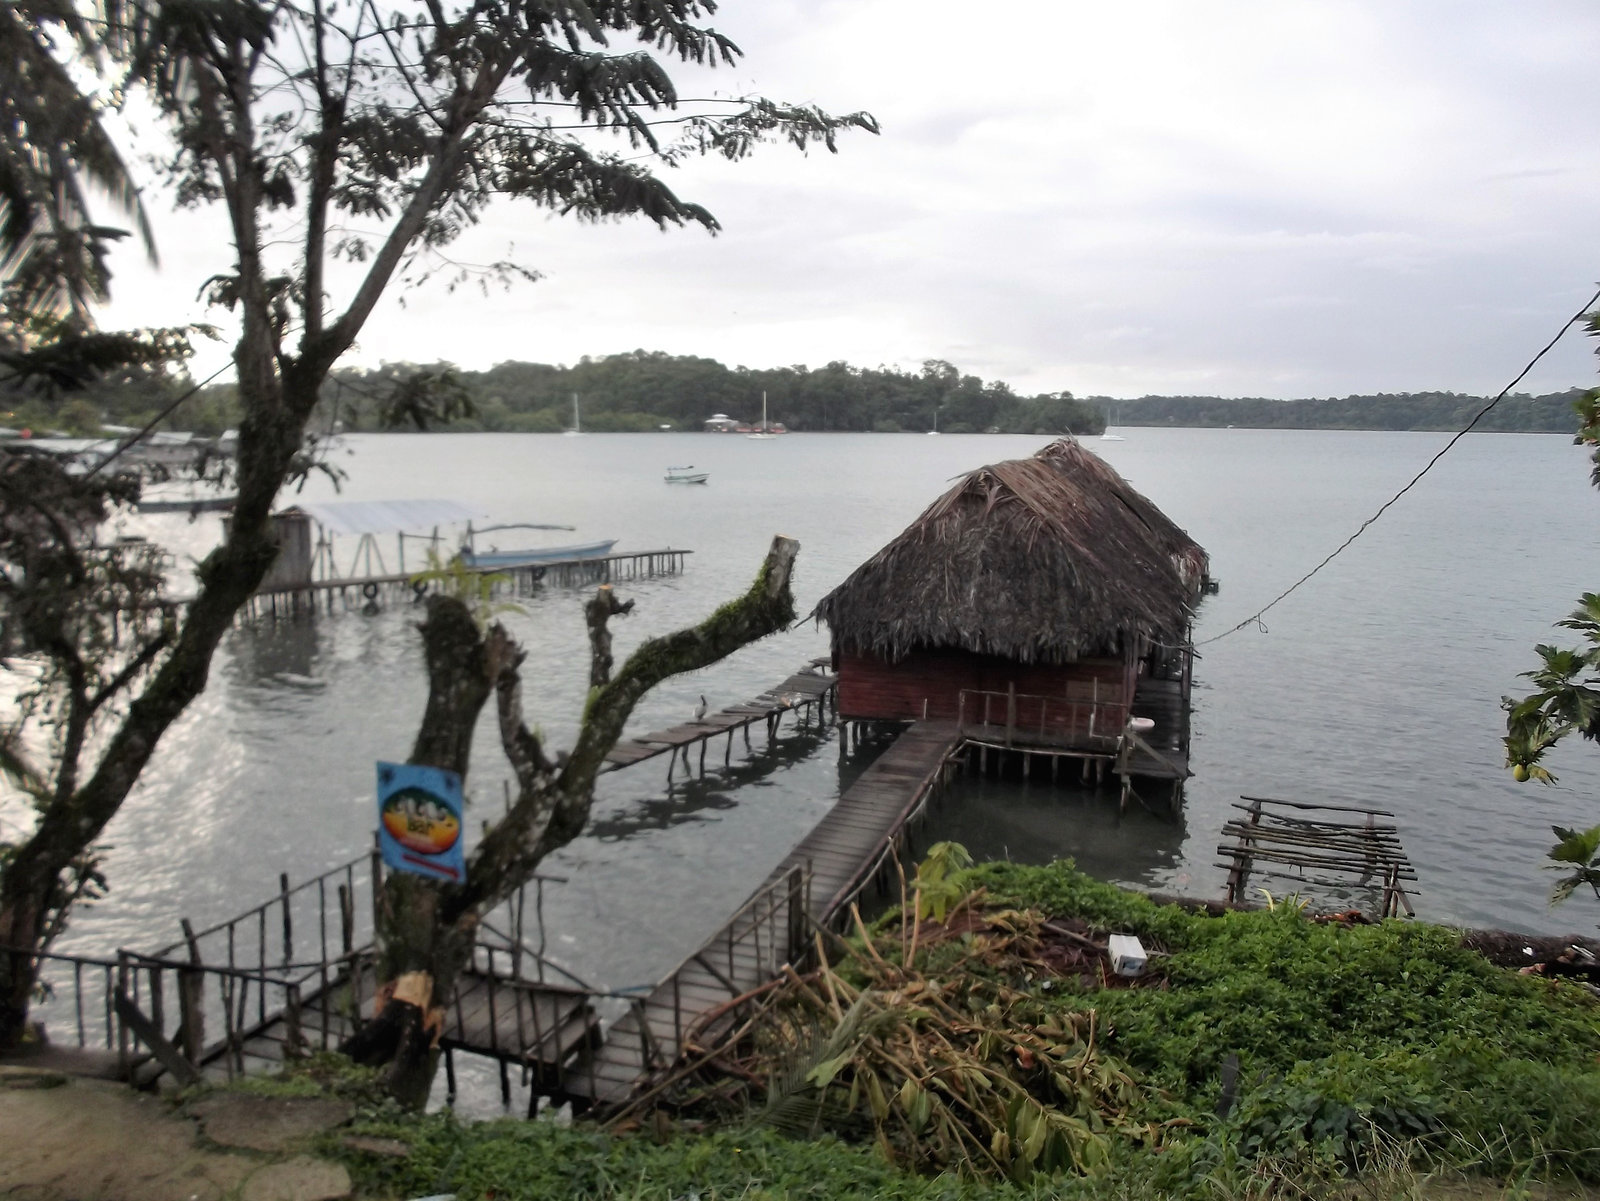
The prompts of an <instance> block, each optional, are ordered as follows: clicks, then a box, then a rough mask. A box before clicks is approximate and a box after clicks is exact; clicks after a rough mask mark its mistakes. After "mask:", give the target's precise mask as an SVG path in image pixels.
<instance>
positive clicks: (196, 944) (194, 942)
mask: <svg viewBox="0 0 1600 1201" xmlns="http://www.w3.org/2000/svg"><path fill="white" fill-rule="evenodd" d="M181 924H182V926H183V938H184V941H185V942H186V943H188V945H189V963H190V964H191V965H192V966H191V967H190V968H189V969H188V970H186V971H179V973H178V1011H179V1013H180V1015H181V1018H180V1020H181V1021H182V1022H183V1046H182V1047H180V1048H179V1050H181V1051H182V1052H183V1055H184V1058H186V1059H187V1060H188V1061H189V1062H190V1063H194V1064H198V1063H199V1062H200V1057H201V1056H202V1055H203V1054H204V1052H205V1045H206V1010H205V977H204V976H203V975H202V974H201V972H200V970H199V969H200V940H199V939H198V938H196V937H195V934H194V926H192V925H191V924H190V922H189V919H188V918H183V919H182V922H181Z"/></svg>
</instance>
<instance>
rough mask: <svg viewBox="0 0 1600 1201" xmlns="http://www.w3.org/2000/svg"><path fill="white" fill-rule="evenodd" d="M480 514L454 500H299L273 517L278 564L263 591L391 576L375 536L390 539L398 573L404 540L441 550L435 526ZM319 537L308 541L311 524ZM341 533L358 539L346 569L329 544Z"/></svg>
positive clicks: (481, 513) (461, 521)
mask: <svg viewBox="0 0 1600 1201" xmlns="http://www.w3.org/2000/svg"><path fill="white" fill-rule="evenodd" d="M482 516H484V511H483V510H482V509H477V508H474V507H473V506H471V505H467V504H462V503H461V502H460V501H458V500H440V499H438V498H432V499H422V500H317V501H303V502H301V503H299V504H296V505H291V506H290V507H289V508H287V509H283V510H281V511H280V512H277V513H274V514H273V515H272V522H273V525H274V527H275V528H276V529H277V533H278V541H279V544H280V547H281V550H280V551H279V555H278V560H277V562H276V563H274V564H273V565H272V570H271V571H270V572H269V573H268V574H267V578H266V579H265V580H264V581H262V585H261V587H262V590H263V591H269V592H270V591H279V590H284V589H292V588H300V587H305V586H306V585H309V584H310V583H311V582H312V581H313V580H316V579H324V580H329V579H341V578H344V579H349V578H353V577H358V576H360V577H367V578H370V577H374V576H383V575H387V574H388V573H389V568H388V565H387V564H385V563H384V561H383V553H382V552H381V551H380V550H379V549H378V543H377V536H378V535H379V534H393V535H394V536H395V546H396V551H397V554H398V558H399V569H400V572H401V573H404V572H405V570H406V539H407V538H412V539H421V540H422V541H424V542H427V543H428V544H429V545H430V546H432V547H433V549H434V550H436V551H438V550H440V547H441V540H440V537H439V527H440V526H445V525H461V524H465V523H470V522H471V521H472V520H473V518H475V517H482ZM312 522H315V523H316V525H317V536H316V538H315V539H314V540H313V539H312V537H311V523H312ZM340 534H348V535H351V536H352V537H355V538H357V539H359V541H358V542H357V543H356V549H355V553H354V554H353V555H352V556H351V557H350V566H349V567H347V568H344V569H342V570H341V569H340V567H339V565H338V564H337V563H336V562H335V561H334V557H333V540H334V538H335V537H337V536H338V535H340Z"/></svg>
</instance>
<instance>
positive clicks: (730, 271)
mask: <svg viewBox="0 0 1600 1201" xmlns="http://www.w3.org/2000/svg"><path fill="white" fill-rule="evenodd" d="M714 23H715V25H716V26H717V28H719V29H721V30H723V31H724V32H726V33H728V34H729V35H731V36H732V37H733V38H734V40H735V41H736V42H738V43H739V45H740V46H741V47H742V48H743V50H744V51H745V58H744V60H743V61H742V62H741V63H740V64H739V65H738V66H737V67H736V68H734V69H731V70H727V69H724V70H722V71H718V72H715V73H713V74H711V75H710V76H708V77H700V76H688V77H685V78H684V79H683V82H682V83H681V85H680V86H681V90H682V92H683V94H685V95H689V94H695V95H707V94H710V92H711V90H712V89H715V90H716V91H717V92H718V93H722V94H735V95H736V94H743V93H748V92H760V93H762V94H765V95H768V96H771V97H773V98H775V99H783V100H790V101H796V102H806V103H817V104H820V105H822V106H823V107H824V108H827V109H829V110H831V111H836V112H839V111H850V110H855V109H865V110H868V111H870V112H871V113H873V114H874V115H875V116H876V117H877V118H878V119H879V121H880V122H881V123H882V127H883V133H882V136H881V137H872V136H870V135H866V134H850V135H848V136H846V137H845V138H844V139H843V140H842V142H841V146H840V153H839V154H838V155H837V156H832V155H828V154H827V153H826V152H815V153H812V154H810V155H809V156H802V155H800V154H798V153H797V152H795V151H793V150H791V149H788V148H785V147H772V148H769V149H767V150H765V151H764V152H762V153H761V154H759V155H758V156H757V157H756V158H754V159H752V160H749V161H746V162H744V163H741V164H727V163H722V162H715V163H713V162H702V163H694V164H691V165H689V166H686V167H684V168H681V169H678V170H676V171H673V172H671V173H670V176H669V183H670V184H671V185H672V186H673V187H674V189H675V190H676V191H678V193H679V194H680V195H681V196H684V197H686V198H688V199H692V200H695V201H698V202H700V203H703V204H705V205H706V206H707V207H708V208H710V209H711V210H712V211H713V212H714V213H715V214H716V215H717V217H718V218H719V219H720V220H721V221H722V223H723V225H724V232H723V233H721V234H720V235H718V236H716V237H710V236H708V235H707V234H705V233H704V232H702V231H698V230H679V231H674V232H669V233H659V232H657V231H656V230H655V228H654V227H653V226H649V225H647V224H632V225H609V226H602V227H580V226H578V225H576V224H574V223H572V222H569V221H562V220H561V219H559V218H554V217H550V216H547V215H545V214H542V213H540V212H537V211H535V210H533V209H531V208H528V207H519V206H518V205H516V204H514V203H507V204H503V205H501V206H500V207H499V208H497V209H492V210H491V211H490V215H489V217H488V219H487V220H486V221H485V222H484V223H483V225H482V226H481V227H480V228H479V229H477V230H475V231H474V232H473V233H472V235H471V236H470V237H469V238H467V239H465V240H463V241H462V242H460V243H458V244H457V246H456V248H455V250H454V252H453V253H454V254H455V255H456V256H457V257H459V258H462V259H466V260H477V261H487V260H494V259H500V258H504V257H507V256H508V255H514V257H516V258H517V259H518V260H519V261H520V262H522V263H523V264H525V265H527V266H530V267H533V268H535V269H537V270H539V271H540V272H542V273H543V274H544V278H543V279H542V280H541V281H540V282H538V283H534V284H523V285H519V286H518V287H516V288H514V289H513V290H512V291H510V292H509V293H502V292H495V293H493V294H491V295H490V296H488V297H484V296H482V295H480V294H479V293H477V292H476V291H470V290H469V291H466V292H459V291H458V292H456V293H454V294H451V293H448V292H446V291H445V289H444V288H443V287H432V288H427V289H423V290H418V291H411V292H408V293H406V294H405V295H404V297H403V300H404V303H403V304H402V303H401V300H402V297H401V296H400V295H398V294H396V295H391V296H390V297H389V298H387V299H386V300H385V302H384V303H383V305H382V307H380V309H379V310H378V311H377V313H376V314H375V316H374V319H373V321H372V322H371V323H370V324H369V325H368V327H367V330H366V332H365V333H364V334H363V336H362V339H361V342H360V345H359V348H358V350H357V351H356V352H355V354H354V355H353V356H352V358H353V360H354V361H358V362H361V363H363V364H368V365H376V364H378V363H380V362H382V361H385V360H412V361H427V360H433V359H447V360H450V361H453V362H455V363H457V364H460V365H461V366H464V367H469V368H481V367H487V366H489V365H491V364H493V363H496V362H499V361H501V360H505V359H526V360H535V361H542V362H555V363H571V362H574V361H576V360H577V359H578V358H579V357H581V356H583V355H604V354H611V353H616V352H620V351H628V350H633V349H636V348H643V349H646V350H663V351H667V352H670V353H673V354H697V355H705V356H708V357H711V358H716V359H719V360H721V361H723V362H725V363H728V364H743V365H746V366H751V367H761V366H775V365H781V364H792V363H804V364H808V365H811V366H820V365H822V364H824V363H826V362H828V361H830V360H835V359H843V360H845V361H847V362H850V363H854V364H856V365H861V366H875V365H878V364H888V365H895V366H903V367H915V366H917V365H918V364H920V363H921V362H922V361H923V360H925V359H930V358H940V359H947V360H949V361H951V362H953V363H955V364H957V365H958V366H959V367H960V368H962V369H963V370H964V371H968V372H972V373H975V374H978V375H981V376H984V377H986V378H995V377H998V378H1001V379H1005V380H1007V381H1009V382H1010V383H1011V384H1012V385H1013V386H1014V387H1016V388H1017V389H1018V390H1020V391H1026V392H1034V391H1055V390H1058V389H1070V390H1071V391H1073V392H1075V393H1077V394H1080V395H1084V394H1107V395H1113V396H1138V395H1141V394H1145V393H1205V394H1218V395H1226V396H1239V395H1251V396H1281V397H1295V396H1332V395H1343V394H1346V393H1350V392H1376V391H1421V390H1427V389H1434V388H1442V389H1452V390H1456V391H1462V392H1471V393H1478V394H1484V393H1491V394H1492V393H1493V392H1495V391H1498V390H1499V388H1500V387H1502V386H1503V385H1504V384H1505V383H1506V382H1508V381H1509V379H1510V378H1511V377H1512V376H1513V375H1514V374H1515V372H1516V371H1517V370H1518V369H1519V368H1520V367H1521V366H1522V365H1523V364H1524V363H1525V362H1526V361H1527V359H1529V358H1530V357H1532V355H1533V353H1534V352H1535V351H1536V350H1538V348H1539V347H1540V346H1542V345H1543V344H1544V343H1545V342H1546V341H1547V340H1548V339H1549V338H1550V337H1551V336H1552V335H1553V334H1554V333H1555V331H1556V330H1557V329H1558V328H1559V326H1560V324H1561V322H1562V321H1563V320H1564V319H1565V318H1566V317H1567V316H1568V315H1569V314H1570V313H1572V312H1573V311H1574V310H1575V309H1576V308H1577V307H1578V306H1579V305H1580V304H1582V303H1583V301H1584V300H1585V299H1586V298H1587V297H1588V296H1589V295H1590V294H1591V293H1592V292H1593V291H1594V289H1595V287H1596V286H1597V282H1600V247H1597V244H1596V234H1597V232H1600V221H1597V220H1596V213H1597V212H1600V138H1597V136H1596V135H1597V133H1600V107H1597V106H1596V105H1595V104H1594V103H1593V102H1592V98H1591V97H1590V95H1589V88H1588V87H1587V82H1588V80H1589V79H1590V78H1591V77H1592V71H1593V67H1594V64H1595V62H1597V61H1600V7H1597V6H1595V5H1594V4H1593V3H1592V2H1588V0H1571V2H1568V0H1516V2H1513V0H1504V2H1502V0H1473V2H1472V3H1467V4H1462V3H1459V2H1454V0H1451V2H1445V0H1407V2H1403V3H1396V2H1395V0H1287V2H1286V0H1129V2H1127V3H1122V4H1107V3H1104V0H1096V2H1094V3H1088V2H1085V0H1006V2H1003V3H997V4H991V5H980V4H971V3H961V4H957V3H952V2H946V0H724V3H723V7H722V9H721V11H720V12H719V13H718V14H717V17H716V19H715V22H714ZM619 48H620V47H619ZM154 205H155V208H156V210H157V218H158V226H157V232H158V237H159V239H160V245H161V252H162V257H163V263H164V265H163V268H162V270H161V271H160V272H158V273H151V272H149V271H147V270H146V269H145V268H144V267H143V265H142V264H140V263H139V262H137V261H136V259H135V256H134V255H132V254H125V255H124V257H123V258H122V260H121V262H120V269H119V273H118V278H117V284H116V293H117V296H116V300H115V302H114V303H113V305H112V307H111V311H110V312H109V313H108V314H106V316H105V318H104V320H105V322H106V323H107V324H108V325H150V324H158V323H161V324H165V323H175V322H181V321H189V320H204V319H207V316H208V315H207V313H206V312H205V310H203V309H202V308H201V307H199V305H198V304H197V302H196V301H195V299H194V297H195V294H196V292H197V290H198V288H199V286H200V283H201V281H203V280H204V279H205V278H206V277H207V276H208V275H210V274H212V273H214V272H216V271H217V270H219V269H220V267H221V266H223V265H225V263H226V261H227V259H226V258H221V257H219V255H218V251H217V246H218V244H219V243H220V242H221V241H223V240H225V237H226V234H225V232H224V229H223V226H222V224H221V222H220V221H219V220H217V219H216V217H215V215H206V214H195V213H184V214H181V215H174V214H172V213H170V212H169V211H168V210H169V206H168V205H166V204H165V202H163V201H162V200H160V199H159V198H157V199H156V200H155V201H154ZM225 361H226V352H225V351H224V350H222V349H221V348H214V349H208V350H206V351H205V352H204V353H203V354H202V356H201V359H200V361H199V362H198V363H197V367H199V369H200V371H201V372H202V373H205V372H208V371H209V370H211V369H214V368H215V367H216V366H219V365H221V364H222V363H223V362H225ZM1597 366H1600V363H1597V362H1596V360H1595V358H1594V355H1593V346H1592V343H1591V342H1590V340H1589V339H1586V338H1583V337H1581V336H1577V335H1569V339H1568V341H1566V342H1564V343H1563V345H1562V346H1561V347H1558V348H1557V350H1556V351H1555V352H1553V353H1552V354H1551V356H1550V357H1549V358H1547V359H1546V360H1545V363H1544V364H1543V365H1542V366H1541V368H1540V369H1538V370H1537V371H1536V373H1535V374H1534V375H1532V376H1530V377H1529V379H1528V381H1527V382H1526V383H1525V384H1524V385H1523V387H1524V388H1526V389H1529V390H1534V391H1542V390H1552V389H1556V388H1562V387H1567V386H1570V385H1573V384H1583V385H1584V386H1588V385H1589V383H1590V382H1591V381H1592V378H1593V376H1594V374H1595V370H1596V367H1597Z"/></svg>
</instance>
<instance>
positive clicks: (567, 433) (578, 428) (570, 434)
mask: <svg viewBox="0 0 1600 1201" xmlns="http://www.w3.org/2000/svg"><path fill="white" fill-rule="evenodd" d="M561 433H562V436H563V437H567V438H576V437H577V436H578V435H579V434H581V433H583V420H582V418H581V417H579V415H578V394H577V393H576V392H574V393H573V394H572V428H571V429H570V430H562V431H561Z"/></svg>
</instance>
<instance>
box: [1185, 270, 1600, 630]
mask: <svg viewBox="0 0 1600 1201" xmlns="http://www.w3.org/2000/svg"><path fill="white" fill-rule="evenodd" d="M1596 304H1600V290H1596V292H1595V294H1594V295H1593V296H1591V297H1589V299H1588V300H1586V301H1584V303H1583V305H1582V307H1580V308H1579V309H1578V311H1577V312H1576V313H1574V314H1572V316H1571V317H1568V318H1567V319H1566V321H1564V322H1562V324H1561V328H1560V329H1559V330H1557V331H1556V336H1555V337H1553V338H1551V339H1550V341H1548V342H1546V343H1545V345H1544V349H1543V350H1541V351H1540V352H1539V353H1538V354H1536V355H1534V356H1533V358H1531V359H1529V360H1528V363H1527V366H1525V367H1523V369H1522V370H1521V371H1519V372H1517V375H1516V378H1515V379H1513V380H1512V381H1511V382H1510V383H1509V384H1507V385H1506V386H1505V387H1504V388H1501V389H1500V392H1499V394H1498V395H1496V396H1495V398H1494V399H1493V400H1491V401H1490V402H1489V403H1488V404H1486V405H1484V406H1483V408H1481V409H1479V410H1478V412H1477V415H1476V416H1474V417H1473V419H1472V420H1471V421H1469V422H1467V424H1466V426H1465V427H1463V428H1462V429H1461V430H1459V431H1458V432H1457V433H1456V434H1455V436H1454V437H1452V438H1451V439H1450V441H1448V442H1446V443H1445V444H1444V446H1443V447H1442V448H1440V450H1439V452H1438V453H1437V454H1435V455H1434V456H1433V458H1431V459H1429V460H1428V462H1427V464H1426V465H1425V466H1424V467H1423V468H1422V470H1421V471H1419V472H1417V474H1416V475H1414V476H1412V477H1411V480H1410V482H1409V483H1407V484H1406V486H1405V487H1404V488H1401V489H1400V491H1398V492H1396V493H1395V494H1394V495H1393V496H1391V497H1390V498H1389V499H1388V500H1386V501H1384V502H1383V504H1381V505H1380V506H1378V511H1377V512H1376V513H1374V514H1373V515H1372V516H1371V517H1369V518H1367V519H1366V520H1365V521H1363V522H1362V523H1361V524H1360V525H1359V526H1357V527H1356V532H1355V533H1353V534H1351V535H1350V536H1349V537H1348V538H1346V539H1345V540H1344V541H1343V542H1341V543H1339V545H1338V546H1336V547H1335V548H1334V549H1333V550H1332V551H1331V552H1330V553H1329V554H1328V555H1327V557H1326V558H1324V559H1323V560H1322V562H1320V563H1318V564H1317V565H1316V566H1315V567H1313V568H1312V569H1311V570H1310V571H1308V572H1306V573H1305V575H1303V576H1301V577H1300V578H1299V579H1298V580H1296V581H1295V582H1294V583H1292V584H1290V585H1289V586H1288V587H1287V588H1285V589H1284V590H1283V591H1282V592H1280V593H1278V595H1277V596H1275V597H1273V598H1272V599H1271V600H1270V601H1268V602H1267V603H1266V604H1264V605H1262V606H1261V608H1259V609H1257V610H1256V611H1255V612H1254V613H1252V614H1250V616H1249V617H1246V618H1245V619H1244V620H1243V621H1241V622H1239V623H1238V624H1237V625H1234V626H1231V627H1229V628H1228V629H1226V630H1224V631H1222V633H1220V634H1213V635H1212V636H1211V637H1210V638H1205V639H1202V640H1201V641H1199V642H1194V643H1191V644H1190V649H1191V650H1192V649H1194V648H1195V647H1201V646H1209V645H1210V644H1211V643H1213V642H1220V641H1221V640H1222V639H1224V638H1227V637H1228V636H1229V635H1231V634H1237V633H1238V632H1239V631H1240V630H1243V629H1247V628H1248V627H1250V626H1256V627H1257V628H1258V629H1260V630H1262V631H1263V632H1265V630H1266V623H1265V622H1263V621H1262V620H1261V619H1262V617H1264V616H1265V615H1266V613H1267V610H1269V609H1271V608H1272V607H1273V606H1274V605H1276V604H1277V603H1278V602H1279V601H1281V600H1284V599H1285V598H1287V597H1288V596H1289V595H1290V594H1291V593H1293V592H1294V591H1296V590H1297V589H1298V588H1299V587H1300V586H1301V585H1302V584H1304V583H1305V582H1306V581H1307V580H1309V579H1310V578H1311V577H1312V576H1314V575H1316V574H1317V572H1319V571H1321V570H1322V569H1323V568H1324V567H1326V566H1327V565H1328V564H1329V563H1331V562H1333V560H1334V559H1336V558H1337V557H1338V556H1339V555H1340V554H1341V553H1343V551H1344V550H1345V548H1346V547H1348V546H1349V545H1350V544H1351V543H1352V542H1354V541H1355V540H1356V539H1357V538H1359V537H1361V535H1362V534H1364V533H1366V532H1367V528H1368V527H1369V526H1371V525H1372V523H1373V522H1375V521H1377V520H1378V518H1380V517H1382V516H1383V515H1384V513H1386V512H1388V510H1389V508H1390V506H1392V505H1393V504H1394V503H1395V502H1396V501H1398V500H1399V499H1400V498H1401V497H1402V496H1404V495H1405V494H1406V493H1407V492H1410V491H1411V489H1413V488H1415V487H1416V486H1417V484H1418V483H1419V482H1420V481H1421V479H1422V477H1423V476H1425V475H1427V474H1428V472H1430V471H1432V470H1433V465H1434V464H1435V463H1437V462H1438V461H1439V460H1440V459H1442V458H1444V457H1445V455H1446V454H1448V453H1449V452H1450V448H1451V447H1453V446H1454V445H1455V444H1456V443H1457V442H1459V441H1461V439H1463V438H1465V437H1466V436H1467V435H1468V434H1470V433H1471V432H1472V430H1473V427H1475V426H1476V425H1477V424H1478V422H1480V421H1482V420H1483V419H1484V417H1486V416H1487V415H1488V413H1489V410H1490V409H1492V408H1494V407H1495V405H1497V404H1499V403H1500V402H1501V401H1502V400H1504V399H1505V398H1506V395H1507V393H1509V392H1510V391H1511V389H1513V388H1515V387H1516V386H1517V385H1518V384H1520V383H1521V382H1522V381H1523V379H1524V378H1525V377H1526V376H1527V374H1528V372H1530V371H1532V370H1533V369H1534V367H1536V366H1537V365H1538V363H1539V360H1540V359H1542V358H1544V356H1545V355H1547V354H1549V353H1550V352H1551V351H1552V350H1554V349H1555V345H1556V343H1557V342H1559V341H1561V339H1562V338H1564V337H1566V334H1567V331H1568V330H1569V329H1571V328H1572V327H1573V326H1574V325H1576V324H1577V323H1578V322H1579V321H1581V320H1583V317H1584V315H1585V314H1587V313H1588V312H1590V311H1591V310H1592V309H1593V308H1594V306H1595V305H1596Z"/></svg>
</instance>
